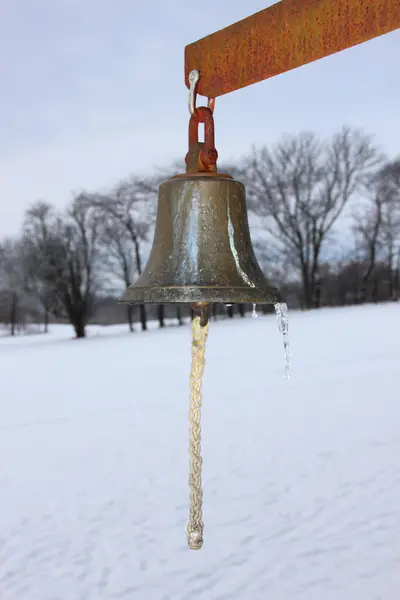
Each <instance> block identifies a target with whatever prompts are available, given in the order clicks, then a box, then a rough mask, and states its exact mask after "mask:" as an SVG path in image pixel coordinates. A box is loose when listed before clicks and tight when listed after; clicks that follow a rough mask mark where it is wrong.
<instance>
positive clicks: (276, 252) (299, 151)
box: [0, 127, 400, 338]
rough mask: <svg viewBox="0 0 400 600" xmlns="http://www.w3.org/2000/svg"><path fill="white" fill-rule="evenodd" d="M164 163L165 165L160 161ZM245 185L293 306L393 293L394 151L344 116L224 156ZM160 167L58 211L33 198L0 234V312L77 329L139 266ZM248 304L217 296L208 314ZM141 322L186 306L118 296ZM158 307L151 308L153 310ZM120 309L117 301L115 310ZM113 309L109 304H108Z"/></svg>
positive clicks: (126, 315) (396, 276) (11, 323)
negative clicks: (325, 129) (331, 129)
mask: <svg viewBox="0 0 400 600" xmlns="http://www.w3.org/2000/svg"><path fill="white" fill-rule="evenodd" d="M167 171H168V174H169V171H170V172H171V173H172V169H169V170H167ZM221 171H225V172H226V171H228V172H230V173H231V174H232V175H233V176H234V177H236V178H237V179H239V180H241V181H242V182H243V183H244V184H245V187H246V193H247V202H248V210H249V218H250V222H251V225H252V239H253V243H254V246H255V249H256V253H257V257H258V259H259V262H260V264H261V265H262V267H263V268H264V269H265V272H266V274H267V276H269V277H270V279H271V280H273V281H274V283H277V284H278V285H279V286H280V287H281V289H282V291H283V293H284V294H285V295H286V297H287V298H288V302H289V305H291V306H292V307H299V308H302V309H311V308H318V307H321V306H340V305H346V304H357V303H363V302H380V301H388V300H398V298H399V292H400V158H399V157H397V158H394V159H388V158H387V157H386V156H385V154H384V153H383V152H382V151H381V149H380V148H379V147H378V146H377V145H376V144H375V142H374V139H373V137H372V136H370V135H367V134H366V133H364V132H363V131H361V130H358V129H354V128H350V127H343V128H342V129H341V130H340V131H338V132H337V133H335V134H334V135H333V136H332V137H331V138H329V139H320V138H319V137H318V136H317V135H316V134H314V133H310V132H301V133H299V134H297V135H290V136H284V137H283V138H282V139H281V140H280V141H279V142H278V143H277V144H275V145H274V146H272V145H271V146H264V147H259V148H253V149H252V150H251V151H250V152H249V153H248V154H247V155H246V156H244V157H243V158H242V159H241V161H240V163H239V164H237V165H230V166H224V167H223V168H221ZM161 179H165V177H162V176H160V174H159V173H157V174H153V175H151V176H146V177H141V176H129V177H127V178H126V179H124V180H123V181H119V182H117V183H116V185H115V186H113V187H112V188H111V189H110V190H108V191H106V192H87V191H81V192H79V193H77V194H75V195H74V196H73V198H72V200H71V202H70V203H69V205H68V206H67V207H66V208H65V209H64V210H61V211H60V210H56V209H55V208H54V206H52V204H51V203H47V202H43V201H36V202H34V203H33V204H32V205H31V206H30V207H29V209H28V210H27V211H26V213H25V215H24V218H23V223H22V227H21V231H20V234H19V235H17V236H15V237H12V238H10V237H9V238H6V239H3V240H2V241H1V242H0V322H2V323H3V324H4V325H6V326H8V327H9V328H10V332H11V334H14V333H15V332H16V330H17V328H18V325H19V324H23V323H26V322H29V321H32V322H38V321H39V320H41V321H42V322H43V323H44V326H45V329H46V328H47V324H48V322H49V320H59V321H60V322H69V323H70V324H71V325H72V326H73V328H74V331H75V334H76V336H77V337H78V338H80V337H84V336H85V331H86V326H87V324H88V323H90V322H94V321H96V320H97V321H98V320H99V319H100V317H99V315H100V314H101V311H103V314H105V313H104V311H105V307H106V306H108V307H110V304H112V305H114V304H115V306H116V299H117V298H118V296H119V295H120V294H121V292H122V291H123V289H124V288H125V287H127V286H128V285H130V284H131V283H132V282H133V281H134V280H135V279H136V278H137V276H138V275H140V273H141V272H142V268H143V263H144V261H145V258H146V255H147V254H148V251H149V248H150V243H151V241H152V233H153V230H154V221H155V214H156V207H157V193H158V185H159V183H160V180H161ZM248 309H249V307H247V306H243V305H240V306H238V307H234V306H231V307H214V309H213V310H214V316H215V317H217V316H218V314H221V313H226V314H227V316H228V317H233V316H234V312H235V311H237V312H238V313H239V314H240V315H241V316H244V315H245V314H246V313H247V311H248ZM118 310H119V312H118V314H117V313H115V314H114V316H111V317H110V316H109V317H108V322H118V321H120V320H121V318H122V319H126V321H127V324H128V326H129V328H130V331H134V329H135V328H134V324H135V322H138V323H139V324H140V327H141V328H142V329H143V330H146V329H147V322H148V318H149V314H150V316H151V318H157V319H158V322H159V324H160V326H161V327H163V326H164V324H165V319H166V318H175V319H176V321H177V323H180V324H181V323H182V322H183V318H184V317H185V316H186V315H188V314H189V312H188V308H187V307H185V306H180V305H178V306H175V307H170V306H169V307H165V306H157V307H155V308H153V307H149V306H144V305H143V306H139V307H128V308H126V307H119V309H118ZM154 310H155V313H154ZM121 311H122V312H121ZM109 314H112V312H111V313H110V311H109Z"/></svg>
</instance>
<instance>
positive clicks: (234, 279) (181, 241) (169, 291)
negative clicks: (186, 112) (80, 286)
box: [120, 107, 282, 307]
mask: <svg viewBox="0 0 400 600" xmlns="http://www.w3.org/2000/svg"><path fill="white" fill-rule="evenodd" d="M202 109H203V111H202ZM197 113H200V120H201V118H203V120H204V122H205V142H204V143H199V142H198V141H197V126H198V122H199V115H197V120H192V119H191V122H190V127H189V152H188V154H187V156H186V164H187V172H186V173H185V174H183V175H176V176H174V177H172V178H171V179H169V180H168V181H166V182H164V183H162V184H161V185H160V188H159V199H158V210H157V219H156V227H155V232H154V241H153V246H152V249H151V253H150V256H149V259H148V262H147V264H146V266H145V269H144V270H143V272H142V274H141V275H140V277H139V278H138V280H137V281H136V282H135V283H134V284H133V285H132V286H130V287H129V288H128V289H127V290H126V292H125V294H124V295H123V296H122V298H121V299H120V302H121V303H127V304H144V303H157V304H163V303H169V302H179V303H189V304H191V305H192V306H193V307H199V306H204V305H208V304H209V303H214V302H221V303H225V304H233V303H252V304H276V303H278V302H281V301H282V300H281V296H280V293H279V290H278V288H277V287H275V286H273V285H271V284H270V283H269V282H268V280H267V279H266V278H265V276H264V274H263V272H262V270H261V268H260V266H259V264H258V262H257V259H256V257H255V254H254V250H253V246H252V243H251V238H250V231H249V224H248V218H247V207H246V196H245V188H244V186H243V184H242V183H240V182H239V181H235V180H234V179H233V178H232V177H231V176H229V175H227V174H223V173H218V172H217V169H216V166H215V163H216V158H217V151H216V150H215V148H214V144H213V121H212V120H211V119H212V113H211V112H210V110H209V109H207V108H205V107H201V108H199V109H197ZM210 115H211V117H210ZM195 129H196V131H195ZM210 138H211V139H210Z"/></svg>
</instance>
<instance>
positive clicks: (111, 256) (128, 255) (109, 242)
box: [97, 207, 135, 332]
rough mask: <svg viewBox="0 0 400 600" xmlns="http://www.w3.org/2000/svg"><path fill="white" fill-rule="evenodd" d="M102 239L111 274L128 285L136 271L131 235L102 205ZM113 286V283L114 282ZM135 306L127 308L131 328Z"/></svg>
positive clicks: (106, 261)
mask: <svg viewBox="0 0 400 600" xmlns="http://www.w3.org/2000/svg"><path fill="white" fill-rule="evenodd" d="M97 209H98V207H97ZM100 211H101V212H100V216H101V241H102V244H103V246H104V253H105V263H106V265H107V269H108V270H109V271H110V272H111V275H113V276H115V278H116V279H117V280H118V281H121V282H122V283H123V285H124V286H125V287H128V286H129V285H130V284H131V283H132V280H133V277H134V273H135V256H134V248H133V244H132V240H131V237H130V236H129V233H128V231H127V228H126V227H125V226H124V224H123V223H121V221H120V220H119V219H116V218H115V217H114V215H113V214H111V213H110V212H109V211H108V210H104V209H103V208H102V207H100ZM112 287H114V286H113V284H112ZM132 309H133V307H132V306H128V308H127V320H128V325H129V330H130V331H131V332H133V331H134V327H133V310H132Z"/></svg>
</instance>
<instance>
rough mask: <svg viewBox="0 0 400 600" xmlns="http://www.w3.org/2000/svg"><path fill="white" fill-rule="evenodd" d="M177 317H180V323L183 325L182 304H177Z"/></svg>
mask: <svg viewBox="0 0 400 600" xmlns="http://www.w3.org/2000/svg"><path fill="white" fill-rule="evenodd" d="M176 318H177V319H178V325H183V319H182V309H181V306H180V304H177V305H176Z"/></svg>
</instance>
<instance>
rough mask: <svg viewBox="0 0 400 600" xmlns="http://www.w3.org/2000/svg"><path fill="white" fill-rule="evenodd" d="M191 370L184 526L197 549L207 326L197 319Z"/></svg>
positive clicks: (200, 536) (200, 539)
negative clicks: (187, 503) (187, 500)
mask: <svg viewBox="0 0 400 600" xmlns="http://www.w3.org/2000/svg"><path fill="white" fill-rule="evenodd" d="M192 332H193V341H192V370H191V373H190V405H189V458H190V462H189V488H190V512H189V523H188V526H187V540H188V545H189V548H191V549H192V550H199V549H200V548H201V547H202V545H203V528H204V524H203V490H202V485H201V468H202V463H203V461H202V458H201V383H202V378H203V372H204V365H205V358H204V356H205V349H206V342H207V337H208V324H207V325H205V326H204V327H202V326H201V324H200V317H195V318H194V319H193V321H192Z"/></svg>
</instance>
